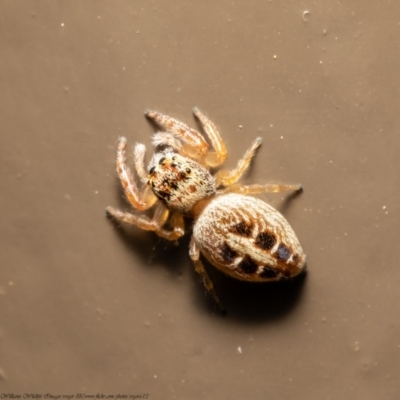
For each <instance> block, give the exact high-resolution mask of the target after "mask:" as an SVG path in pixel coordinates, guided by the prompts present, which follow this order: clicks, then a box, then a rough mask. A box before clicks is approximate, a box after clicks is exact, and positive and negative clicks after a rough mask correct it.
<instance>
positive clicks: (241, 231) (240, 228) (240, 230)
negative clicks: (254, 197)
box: [230, 221, 253, 237]
mask: <svg viewBox="0 0 400 400" xmlns="http://www.w3.org/2000/svg"><path fill="white" fill-rule="evenodd" d="M252 230H253V225H251V224H246V222H244V221H242V222H239V223H238V224H236V225H233V226H232V227H231V228H230V231H231V232H232V233H237V234H238V235H241V236H244V237H249V236H250V235H251V231H252Z"/></svg>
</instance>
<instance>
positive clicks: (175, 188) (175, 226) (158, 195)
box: [106, 108, 305, 309]
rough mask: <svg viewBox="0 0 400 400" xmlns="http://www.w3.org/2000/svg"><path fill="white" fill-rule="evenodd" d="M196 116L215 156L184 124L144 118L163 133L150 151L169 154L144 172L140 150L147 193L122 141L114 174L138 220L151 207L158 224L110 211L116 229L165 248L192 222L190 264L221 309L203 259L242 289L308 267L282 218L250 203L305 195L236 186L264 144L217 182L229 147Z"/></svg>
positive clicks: (139, 153) (138, 149)
mask: <svg viewBox="0 0 400 400" xmlns="http://www.w3.org/2000/svg"><path fill="white" fill-rule="evenodd" d="M193 113H194V115H195V116H196V117H197V119H198V120H199V122H200V124H201V126H202V127H203V129H204V131H205V133H206V134H207V136H208V138H209V140H210V142H211V144H212V147H213V151H210V150H209V145H208V143H207V142H206V140H205V139H204V137H203V136H202V135H201V134H200V133H199V132H197V131H196V130H194V129H191V128H190V127H189V126H187V125H186V124H184V123H182V122H180V121H178V120H176V119H174V118H171V117H169V116H167V115H163V114H161V113H159V112H157V111H146V112H145V115H146V116H147V117H148V118H150V119H151V120H153V121H154V122H155V124H157V125H158V126H160V127H161V128H162V129H163V131H162V132H157V133H155V134H154V136H153V145H154V146H155V147H158V146H161V147H163V148H164V149H163V150H160V151H156V152H155V154H154V155H153V157H152V159H151V161H150V164H149V166H148V169H147V171H146V169H145V162H144V157H145V152H146V147H145V146H144V145H143V144H140V143H138V144H136V146H135V148H134V152H133V154H134V163H135V168H136V172H137V175H138V176H139V178H140V180H141V181H142V182H143V183H144V184H145V186H144V188H143V189H139V188H138V186H137V184H136V182H135V180H134V178H133V175H132V173H131V171H130V169H129V167H128V166H127V165H126V146H127V141H126V138H124V137H120V138H119V139H118V151H117V161H116V166H117V173H118V176H119V179H120V181H121V184H122V186H123V189H124V192H125V195H126V198H127V200H128V201H129V203H130V204H131V205H132V206H133V207H134V208H135V209H136V210H138V211H140V212H142V211H145V210H148V209H150V208H151V207H153V208H154V212H153V216H152V218H148V217H147V216H145V215H140V214H131V213H128V212H122V211H120V210H117V209H115V208H112V207H107V210H106V211H107V214H108V215H109V216H111V217H113V218H115V219H116V220H117V221H121V222H125V223H127V224H130V225H136V226H138V227H139V228H141V229H144V230H147V231H154V232H155V233H156V234H157V235H158V236H160V237H162V238H165V239H168V240H177V239H179V238H180V237H181V236H182V235H184V233H185V226H184V217H190V218H192V219H193V221H194V224H193V235H192V237H191V241H190V248H189V255H190V258H191V259H192V260H193V263H194V267H195V270H196V271H197V272H198V273H199V274H200V276H201V277H202V280H203V282H204V285H205V287H206V289H207V290H208V292H209V293H210V294H211V296H212V297H213V298H214V300H215V301H216V303H217V304H218V306H219V307H220V308H221V309H223V308H222V305H221V303H220V301H219V298H218V296H217V294H216V293H215V290H214V287H213V284H212V282H211V280H210V278H209V277H208V275H207V273H206V271H205V269H204V266H203V263H202V261H201V259H200V255H201V254H203V255H204V256H205V257H206V258H207V259H208V261H209V262H210V263H211V264H212V265H214V266H215V267H216V268H218V269H220V270H221V271H222V272H224V273H225V274H227V275H230V276H231V277H233V278H236V279H240V280H243V281H252V282H265V281H276V280H280V279H287V278H292V277H294V276H296V275H298V274H299V273H300V272H301V271H302V270H303V269H304V267H305V255H304V253H303V250H302V248H301V246H300V243H299V241H298V239H297V237H296V234H295V233H294V231H293V229H292V228H291V227H290V225H289V224H288V222H287V221H286V219H285V218H284V217H283V216H282V215H281V214H280V213H279V212H278V211H277V210H275V209H274V208H273V207H271V206H270V205H268V204H267V203H265V202H264V201H262V200H259V199H257V198H255V197H252V196H249V195H254V194H258V193H263V192H264V193H277V192H283V191H291V190H293V191H301V190H302V187H301V185H280V184H266V185H249V186H247V185H241V184H236V182H238V181H239V179H240V178H241V176H242V175H243V173H244V172H245V171H246V170H247V168H248V167H249V164H250V161H251V159H252V158H253V157H254V155H255V152H256V150H257V149H258V147H260V145H261V142H262V140H261V138H257V139H256V140H255V141H254V142H253V144H252V145H251V146H250V148H249V149H248V150H247V151H246V153H245V154H244V156H243V158H242V159H240V160H239V162H238V164H237V166H236V168H234V169H232V170H219V171H218V172H217V173H215V174H214V175H212V174H211V173H210V168H215V167H219V166H221V165H222V164H223V163H224V162H225V160H226V158H227V154H228V153H227V150H226V147H225V143H224V142H223V140H222V139H221V137H220V134H219V132H218V130H217V128H216V127H215V125H214V124H213V123H212V122H211V121H210V120H209V119H208V118H207V117H206V116H205V115H204V114H203V113H202V112H200V110H199V109H198V108H194V109H193ZM165 226H169V229H167V228H166V227H165Z"/></svg>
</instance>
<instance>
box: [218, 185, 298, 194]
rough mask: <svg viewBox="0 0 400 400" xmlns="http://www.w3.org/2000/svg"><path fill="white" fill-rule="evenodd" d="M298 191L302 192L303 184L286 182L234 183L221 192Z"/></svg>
mask: <svg viewBox="0 0 400 400" xmlns="http://www.w3.org/2000/svg"><path fill="white" fill-rule="evenodd" d="M289 191H297V192H302V191H303V186H302V185H284V184H273V183H271V184H266V185H248V186H246V185H232V186H230V187H228V188H226V189H223V190H222V191H221V193H224V194H226V193H241V194H257V193H279V192H289Z"/></svg>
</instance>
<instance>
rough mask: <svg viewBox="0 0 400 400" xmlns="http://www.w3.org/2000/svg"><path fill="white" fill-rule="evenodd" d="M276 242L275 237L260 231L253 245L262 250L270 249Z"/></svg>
mask: <svg viewBox="0 0 400 400" xmlns="http://www.w3.org/2000/svg"><path fill="white" fill-rule="evenodd" d="M275 243H276V237H275V236H274V235H273V234H272V233H269V232H260V233H259V234H258V235H257V237H256V241H255V245H256V246H258V247H261V248H262V249H263V250H271V249H272V248H273V247H274V245H275Z"/></svg>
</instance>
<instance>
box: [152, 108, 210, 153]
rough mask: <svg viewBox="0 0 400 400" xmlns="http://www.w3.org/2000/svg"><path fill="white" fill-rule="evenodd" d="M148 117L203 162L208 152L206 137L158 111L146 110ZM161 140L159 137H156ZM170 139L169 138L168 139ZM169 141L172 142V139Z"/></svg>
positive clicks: (187, 151)
mask: <svg viewBox="0 0 400 400" xmlns="http://www.w3.org/2000/svg"><path fill="white" fill-rule="evenodd" d="M145 115H146V117H148V118H150V119H152V120H153V121H154V122H155V123H156V124H157V125H159V126H160V127H161V128H163V129H165V130H166V131H167V133H170V134H172V135H176V136H177V137H178V138H179V139H181V140H182V141H183V142H185V143H186V145H185V146H184V151H185V153H186V154H188V155H189V156H191V157H193V158H197V159H200V160H202V159H203V158H204V157H205V155H206V154H207V151H208V144H207V142H206V141H205V139H204V137H203V136H202V135H201V134H200V133H199V132H197V131H196V130H194V129H192V128H190V127H189V126H188V125H186V124H184V123H183V122H181V121H178V120H177V119H175V118H172V117H169V116H168V115H165V114H161V113H160V112H158V111H153V110H146V111H145ZM156 138H157V139H158V140H159V139H160V138H159V137H158V136H157V137H156ZM166 139H168V137H166ZM168 140H170V141H171V138H169V139H168Z"/></svg>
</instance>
